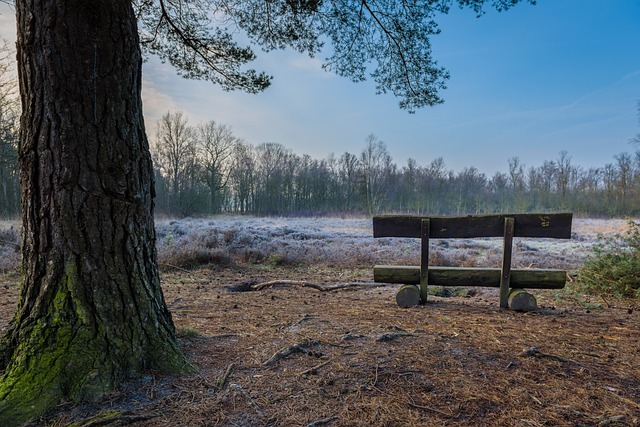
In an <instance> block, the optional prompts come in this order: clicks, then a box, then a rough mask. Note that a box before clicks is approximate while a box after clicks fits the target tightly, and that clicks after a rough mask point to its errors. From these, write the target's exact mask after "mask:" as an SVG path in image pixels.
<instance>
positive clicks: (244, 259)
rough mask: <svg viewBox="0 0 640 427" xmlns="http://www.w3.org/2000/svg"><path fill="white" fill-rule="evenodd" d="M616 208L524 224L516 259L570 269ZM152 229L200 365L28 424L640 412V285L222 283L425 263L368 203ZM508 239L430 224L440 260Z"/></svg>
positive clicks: (471, 259) (605, 419)
mask: <svg viewBox="0 0 640 427" xmlns="http://www.w3.org/2000/svg"><path fill="white" fill-rule="evenodd" d="M624 225H625V221H624V220H592V219H574V224H573V236H572V239H571V240H569V241H563V240H553V239H530V240H521V239H520V240H519V239H516V241H515V244H514V262H513V264H514V266H516V267H530V266H533V267H540V268H547V267H548V268H553V267H556V268H564V269H567V270H569V271H572V272H573V271H575V270H576V269H577V268H578V267H579V265H580V263H581V262H582V260H583V259H584V257H585V256H586V255H587V254H588V252H589V249H590V248H591V246H592V245H593V244H594V242H595V238H596V236H597V235H598V233H605V234H613V233H616V232H621V231H622V229H623V228H624ZM14 227H15V224H14ZM0 229H3V230H4V234H2V236H3V237H2V238H0V240H10V239H14V238H15V237H12V236H14V235H15V233H10V232H8V231H7V230H8V224H6V223H5V224H2V225H1V226H0ZM157 232H158V253H159V263H160V267H161V269H162V282H163V289H164V293H165V298H166V301H167V303H168V305H169V307H170V310H171V312H172V314H173V317H174V321H175V323H176V326H177V328H178V331H179V335H180V337H181V341H182V343H183V348H184V351H185V352H186V353H187V355H188V356H189V359H190V360H191V362H192V363H193V365H194V366H195V367H196V369H197V371H198V374H197V375H195V376H189V377H179V378H163V377H156V376H152V375H150V376H148V377H146V378H143V379H141V380H140V381H138V382H135V383H130V384H126V385H123V386H122V387H121V388H120V389H119V390H118V391H117V392H115V393H113V394H112V395H111V396H109V397H108V399H106V401H104V402H101V403H97V404H93V405H79V406H78V405H73V404H66V405H63V406H61V407H60V408H59V411H58V412H56V413H55V414H53V415H51V416H49V417H48V418H47V419H43V420H38V422H37V423H36V424H37V425H42V424H45V425H46V424H50V425H56V426H61V425H67V424H69V423H71V422H73V421H81V420H88V421H86V422H93V423H98V422H102V423H103V424H99V425H122V424H125V423H126V424H133V425H144V426H165V425H184V426H191V425H225V426H226V425H229V426H234V425H237V426H253V425H256V426H263V425H274V426H276V425H278V426H297V425H302V426H306V425H310V426H320V425H329V426H360V425H367V424H368V425H373V426H378V425H388V426H395V425H397V426H412V425H413V426H419V425H420V426H439V425H447V426H547V425H554V426H555V425H558V426H562V425H566V426H595V425H602V426H604V425H609V426H614V425H619V426H637V425H639V420H638V417H639V416H640V374H639V373H638V369H637V367H638V365H639V364H640V363H639V362H640V356H638V354H639V352H640V316H639V309H638V308H637V307H638V301H634V300H624V301H621V300H611V299H608V298H604V299H603V298H598V297H590V296H585V295H582V294H581V293H580V292H578V290H577V289H575V288H574V284H573V283H569V284H568V286H567V288H566V289H565V290H561V291H536V292H535V295H536V297H537V298H538V301H539V305H540V307H541V308H540V310H539V311H538V312H534V313H527V314H525V313H516V312H513V311H510V310H500V309H499V308H498V307H497V305H498V301H497V295H496V294H495V291H494V290H492V289H480V290H472V292H468V293H466V294H464V295H465V296H458V297H451V298H444V297H430V302H429V303H428V304H426V305H424V306H420V307H415V308H411V309H400V308H398V307H397V306H396V305H395V302H394V294H395V290H396V289H397V287H395V286H391V285H389V286H382V287H375V288H374V287H371V286H364V287H355V288H347V289H343V290H339V291H333V292H322V291H318V290H315V289H310V288H305V287H300V286H295V285H288V286H273V287H268V288H266V289H264V290H261V291H254V292H232V291H231V290H230V289H231V288H232V287H234V286H238V285H240V284H242V283H245V282H248V281H253V282H254V283H255V282H267V281H271V280H298V281H306V282H312V283H317V284H323V285H331V284H336V283H350V282H367V283H369V282H371V281H372V267H373V265H374V264H418V262H419V261H418V260H419V243H418V242H417V241H414V240H411V239H373V238H372V237H371V220H370V219H327V218H319V219H288V218H267V219H262V218H260V219H258V218H244V217H221V218H218V217H216V218H212V219H205V220H203V219H185V220H180V221H175V220H162V221H158V223H157ZM4 251H5V253H4V255H2V257H1V258H0V259H3V260H5V261H4V262H5V266H4V267H2V266H0V289H2V290H4V292H3V296H2V297H0V306H1V307H2V311H1V314H0V328H1V329H2V330H4V329H5V328H6V325H7V323H8V321H9V319H10V317H11V315H12V314H13V310H14V308H15V302H16V299H17V294H18V286H19V274H18V272H17V269H16V268H15V266H11V265H9V262H8V261H7V260H9V259H11V257H13V258H14V259H15V255H11V256H9V255H8V254H14V253H15V245H14V246H13V249H12V247H11V246H8V245H5V246H4ZM11 251H13V252H11ZM500 251H501V241H500V240H499V239H482V240H471V239H456V240H446V241H435V242H434V243H433V247H432V264H437V265H455V266H497V265H498V263H499V259H500ZM14 262H15V261H14ZM97 414H102V415H101V416H102V417H103V418H109V417H111V418H110V421H109V420H103V421H99V420H98V418H96V415H97ZM109 423H111V424H109ZM87 425H88V424H87ZM92 425H98V424H92Z"/></svg>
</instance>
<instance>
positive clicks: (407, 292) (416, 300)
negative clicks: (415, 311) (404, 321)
mask: <svg viewBox="0 0 640 427" xmlns="http://www.w3.org/2000/svg"><path fill="white" fill-rule="evenodd" d="M396 304H398V306H400V307H402V308H408V307H414V306H416V305H418V304H420V288H418V287H417V286H416V285H404V286H402V287H401V288H400V290H399V291H398V293H397V294H396Z"/></svg>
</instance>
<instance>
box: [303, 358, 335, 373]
mask: <svg viewBox="0 0 640 427" xmlns="http://www.w3.org/2000/svg"><path fill="white" fill-rule="evenodd" d="M329 362H331V359H329V360H327V361H326V362H322V363H321V364H319V365H316V366H314V367H312V368H309V369H305V370H304V371H302V372H300V375H308V374H313V375H315V374H317V373H318V369H320V368H322V367H323V366H325V365H328V364H329Z"/></svg>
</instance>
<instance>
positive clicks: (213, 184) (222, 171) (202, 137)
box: [196, 120, 241, 214]
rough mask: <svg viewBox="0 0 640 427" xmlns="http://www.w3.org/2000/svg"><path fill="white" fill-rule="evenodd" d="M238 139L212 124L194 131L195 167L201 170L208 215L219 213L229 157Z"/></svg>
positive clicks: (230, 132) (212, 121)
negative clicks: (207, 196) (196, 158)
mask: <svg viewBox="0 0 640 427" xmlns="http://www.w3.org/2000/svg"><path fill="white" fill-rule="evenodd" d="M240 142H241V141H240V139H239V138H238V137H236V136H235V135H233V132H232V131H231V128H230V127H229V126H228V125H225V124H218V123H216V122H215V121H214V120H211V121H209V122H207V123H204V124H201V125H199V126H198V127H197V128H196V143H197V149H198V163H199V164H200V167H201V169H202V174H201V179H202V182H203V183H204V184H205V185H206V186H207V188H208V189H209V197H210V199H209V209H210V210H209V212H210V213H214V214H215V213H219V212H220V210H221V205H222V201H223V196H224V192H225V189H226V188H227V185H228V182H229V177H230V174H231V170H232V169H233V166H234V162H233V153H234V150H235V148H236V146H237V145H238V144H239V143H240Z"/></svg>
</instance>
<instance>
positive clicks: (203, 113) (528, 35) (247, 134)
mask: <svg viewBox="0 0 640 427" xmlns="http://www.w3.org/2000/svg"><path fill="white" fill-rule="evenodd" d="M537 3H538V4H537V5H536V6H532V5H529V4H527V3H522V4H519V5H517V6H516V7H514V8H512V9H510V10H509V11H507V12H503V13H497V12H495V11H493V10H487V14H485V15H484V16H482V17H481V18H476V17H475V15H474V14H473V13H472V12H471V11H469V10H460V9H458V8H457V7H453V8H452V9H451V12H450V13H449V14H448V15H443V16H440V17H439V18H438V24H439V26H440V28H441V30H442V33H441V34H439V35H437V36H433V37H432V39H431V42H432V47H433V56H434V58H435V59H436V60H437V61H438V63H439V65H440V66H443V67H445V68H447V69H448V71H449V72H450V74H451V78H450V79H449V80H448V82H447V89H446V90H443V91H441V92H440V96H441V97H442V98H444V100H445V102H444V104H442V105H438V106H435V107H430V108H424V109H421V110H418V111H417V112H416V113H415V114H408V113H407V112H406V111H404V110H400V109H399V108H398V99H396V98H394V97H393V96H391V95H376V94H375V86H374V83H373V82H371V81H367V82H364V83H357V84H356V83H352V82H350V81H349V80H347V79H344V78H340V77H337V76H335V75H333V74H330V73H326V72H325V71H323V70H322V69H321V68H320V61H319V60H318V59H310V58H308V57H307V56H304V55H301V54H298V53H295V52H291V51H283V52H269V53H264V52H262V51H260V50H257V51H256V53H257V54H258V60H257V61H256V62H255V64H253V65H252V67H255V68H256V69H258V70H260V71H266V72H267V73H268V74H271V75H273V76H274V79H273V83H272V86H271V87H270V88H269V89H267V90H266V91H265V92H263V93H261V94H258V95H250V94H246V93H241V92H224V91H222V90H221V89H220V88H218V87H216V86H214V85H212V84H211V83H209V82H206V81H188V80H184V79H182V78H180V77H178V76H177V75H176V73H175V71H174V69H173V68H172V67H171V66H170V65H167V64H162V63H160V61H158V60H157V59H155V58H151V59H150V60H149V61H148V62H147V63H146V64H145V65H144V67H143V81H144V83H143V102H144V109H145V118H146V124H147V130H148V134H149V138H150V140H151V142H152V143H153V141H154V140H155V131H154V129H155V123H156V122H157V121H158V120H159V119H160V117H161V116H162V115H163V114H164V113H166V112H167V111H183V112H184V113H185V114H186V116H187V117H188V119H189V121H190V123H191V124H194V125H195V124H198V123H200V122H205V121H209V120H215V121H216V122H218V123H224V124H227V125H229V126H231V128H232V130H233V132H234V134H235V135H236V136H238V137H241V138H243V139H244V140H246V141H247V142H249V143H251V144H254V145H257V144H260V143H263V142H276V143H280V144H282V145H283V146H285V147H287V148H290V149H292V150H293V151H294V152H295V153H297V154H299V155H302V154H309V155H311V156H312V157H314V158H325V157H327V156H328V155H330V154H331V153H333V154H335V155H336V156H340V155H341V154H342V153H344V152H345V151H348V152H350V153H354V154H359V153H360V152H361V151H362V149H363V148H364V145H365V138H366V137H367V135H369V134H374V135H375V136H376V137H378V138H379V139H380V140H382V141H384V142H385V144H386V145H387V148H388V150H389V152H390V154H391V155H392V157H393V159H394V161H395V162H396V163H397V164H398V165H399V166H403V165H406V162H407V159H408V158H413V159H415V160H417V162H418V163H419V164H421V165H425V166H426V165H428V164H429V163H430V162H431V161H433V160H434V159H436V158H438V157H442V158H443V159H444V162H445V164H446V166H447V168H449V169H453V170H455V171H460V170H462V169H463V168H464V167H470V166H475V167H476V168H477V169H479V170H480V171H481V172H484V173H486V174H487V175H489V176H491V175H493V174H494V173H495V172H497V171H500V172H505V171H507V169H508V159H509V158H511V157H516V156H517V157H519V158H520V160H521V161H522V162H523V163H524V164H525V166H527V167H528V166H539V165H540V164H542V162H543V161H544V160H555V159H557V158H558V156H559V153H560V151H563V150H565V151H567V152H568V153H569V156H570V157H571V159H572V163H574V164H576V165H580V166H582V167H584V168H589V167H600V166H603V165H604V164H605V163H613V162H614V155H616V154H619V153H621V152H634V151H635V150H636V149H638V148H640V147H635V146H633V145H630V144H629V140H630V139H631V138H633V137H634V136H635V135H636V134H638V133H639V132H640V123H639V113H638V102H639V101H640V1H639V0H608V1H606V2H603V1H602V0H538V2H537ZM605 5H606V6H605ZM0 13H1V15H0V36H2V37H3V38H6V39H8V40H10V41H11V42H12V43H13V40H15V22H14V20H13V16H12V12H11V10H8V9H7V8H6V6H4V5H3V6H2V8H0ZM323 57H324V56H323V55H322V54H320V55H319V58H320V59H322V58H323Z"/></svg>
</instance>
